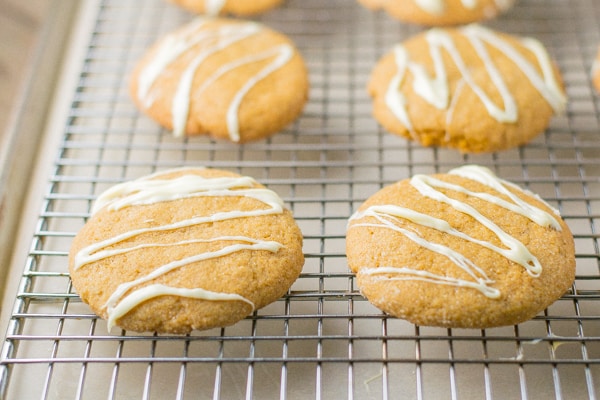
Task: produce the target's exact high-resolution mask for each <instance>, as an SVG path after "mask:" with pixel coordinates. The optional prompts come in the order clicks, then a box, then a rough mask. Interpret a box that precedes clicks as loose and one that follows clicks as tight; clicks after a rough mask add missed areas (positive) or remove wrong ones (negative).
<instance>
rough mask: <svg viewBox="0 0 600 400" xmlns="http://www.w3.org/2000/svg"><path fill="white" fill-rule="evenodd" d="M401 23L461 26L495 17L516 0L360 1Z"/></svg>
mask: <svg viewBox="0 0 600 400" xmlns="http://www.w3.org/2000/svg"><path fill="white" fill-rule="evenodd" d="M358 1H359V3H361V4H363V5H364V6H365V7H367V8H370V9H373V10H379V9H382V10H385V11H386V12H387V13H388V14H390V15H391V16H392V17H394V18H397V19H399V20H400V21H404V22H409V23H413V24H419V25H427V26H447V25H460V24H467V23H471V22H478V21H484V20H488V19H492V18H494V17H496V16H497V15H498V14H500V13H502V12H505V11H506V10H508V9H509V8H511V7H512V5H513V3H514V0H358Z"/></svg>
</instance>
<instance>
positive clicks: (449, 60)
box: [368, 25, 566, 153]
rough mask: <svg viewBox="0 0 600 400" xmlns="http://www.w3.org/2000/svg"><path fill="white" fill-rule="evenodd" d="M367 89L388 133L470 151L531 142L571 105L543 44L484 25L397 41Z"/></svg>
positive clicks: (475, 151)
mask: <svg viewBox="0 0 600 400" xmlns="http://www.w3.org/2000/svg"><path fill="white" fill-rule="evenodd" d="M368 90H369V92H370V94H371V96H372V97H373V115H374V117H375V118H376V119H377V120H378V121H379V123H380V124H381V125H382V126H383V127H384V128H385V129H386V130H387V131H389V132H392V133H394V134H397V135H399V136H402V137H405V138H407V139H412V140H415V141H417V142H420V143H421V144H423V145H425V146H440V147H450V148H455V149H458V150H460V151H461V152H469V153H478V152H491V151H497V150H506V149H510V148H513V147H517V146H520V145H523V144H526V143H528V142H529V141H531V140H532V139H533V138H535V137H536V136H538V135H539V134H540V133H542V132H543V131H544V130H545V129H546V128H547V127H548V125H549V123H550V120H551V118H552V117H553V116H554V115H555V114H559V113H561V112H562V111H563V110H564V108H565V104H566V94H565V91H564V88H563V85H562V79H561V76H560V73H559V71H558V69H557V68H556V66H555V65H554V63H553V61H552V59H551V57H550V55H549V54H548V52H547V51H546V49H545V47H544V46H543V45H542V43H540V42H539V41H537V40H535V39H533V38H525V37H517V36H513V35H508V34H503V33H499V32H495V31H493V30H490V29H488V28H485V27H482V26H479V25H469V26H465V27H461V28H456V29H455V28H448V29H442V28H433V29H430V30H428V31H425V32H423V33H421V34H418V35H416V36H414V37H412V38H410V39H408V40H406V41H405V42H403V43H401V44H398V45H397V46H395V47H394V48H393V49H392V51H390V52H389V53H388V54H386V55H385V56H383V57H382V58H381V60H380V61H379V62H378V64H377V65H376V66H375V68H374V69H373V72H372V75H371V78H370V81H369V85H368Z"/></svg>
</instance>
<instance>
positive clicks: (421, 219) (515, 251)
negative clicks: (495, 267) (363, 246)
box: [350, 165, 561, 298]
mask: <svg viewBox="0 0 600 400" xmlns="http://www.w3.org/2000/svg"><path fill="white" fill-rule="evenodd" d="M449 174H451V175H457V176H461V177H464V178H467V179H471V180H475V181H477V182H479V183H481V184H483V185H486V186H488V187H490V188H491V189H493V190H495V191H497V192H499V193H500V194H501V195H503V196H505V197H507V198H508V199H509V200H510V201H509V200H506V199H504V198H502V197H499V196H496V195H493V194H490V193H486V192H474V191H471V190H469V189H466V188H465V187H463V186H460V185H456V184H452V183H448V182H445V181H441V180H439V179H436V178H433V177H431V176H427V175H415V176H414V177H413V178H412V179H411V181H410V182H411V185H412V186H413V187H414V188H415V189H417V190H418V191H419V192H420V193H421V194H422V195H423V196H425V197H428V198H431V199H434V200H436V201H439V202H441V203H444V204H447V205H449V206H451V207H453V208H454V209H456V210H458V211H460V212H461V213H464V214H467V215H469V216H471V217H472V218H473V219H475V220H476V221H478V222H479V223H481V224H482V225H483V226H485V227H486V228H487V229H488V230H490V231H491V232H492V233H493V234H494V235H495V236H496V237H497V238H498V240H499V241H500V242H501V243H502V245H503V246H504V247H500V246H496V245H494V244H493V243H491V242H488V241H484V240H481V239H477V238H475V237H472V236H470V235H468V234H466V233H464V232H461V231H459V230H457V229H455V228H454V227H452V226H451V225H450V224H449V223H448V222H447V221H445V220H443V219H439V218H436V217H433V216H431V215H427V214H423V213H420V212H417V211H414V210H411V209H409V208H406V207H401V206H396V205H375V206H371V207H369V208H367V209H366V210H364V211H360V212H356V213H355V214H354V215H353V216H352V217H351V218H350V221H357V220H360V219H363V218H365V217H372V218H375V219H376V220H377V222H372V223H367V222H357V223H353V224H352V225H350V228H354V227H359V226H363V227H364V226H367V227H375V228H384V229H390V230H393V231H395V232H398V233H401V234H402V235H404V236H405V237H406V238H408V239H409V240H411V241H413V242H414V243H416V244H417V245H419V246H421V247H423V248H425V249H427V250H430V251H433V252H435V253H438V254H440V255H442V256H444V257H446V258H448V259H449V260H450V261H452V262H453V263H454V264H455V265H457V266H458V267H459V268H460V269H461V270H463V271H464V272H465V273H466V274H467V275H468V276H469V279H461V278H457V277H453V276H449V275H438V274H435V273H432V272H430V271H427V270H426V269H425V270H420V269H414V268H409V267H405V266H401V267H398V266H380V267H365V268H361V269H359V273H360V274H364V275H373V276H381V277H380V278H379V279H390V280H421V281H427V282H432V283H437V284H443V285H452V286H457V287H468V288H472V289H476V290H478V291H480V292H481V293H482V294H484V295H485V296H487V297H489V298H498V297H499V296H500V294H501V293H500V292H499V291H498V290H497V289H496V288H494V287H493V286H491V285H493V283H494V281H493V280H491V279H490V278H489V277H488V276H487V274H486V273H485V271H484V270H483V269H482V268H481V267H479V266H478V265H476V264H475V263H474V262H473V261H472V260H470V259H468V258H466V257H465V256H464V255H463V254H461V253H459V252H457V251H456V250H454V249H452V248H450V247H448V246H445V245H443V244H439V243H432V242H430V241H428V240H426V239H424V238H423V237H422V236H421V235H420V234H419V233H418V232H417V231H413V230H410V229H407V228H403V227H401V226H399V225H398V224H397V222H398V221H399V220H400V219H404V220H407V221H410V222H412V223H414V224H416V225H419V226H424V227H427V228H431V229H435V230H437V231H439V232H443V233H445V234H448V235H451V236H454V237H457V238H459V239H462V240H465V241H468V242H471V243H474V244H476V245H479V246H482V247H484V248H486V249H488V250H491V251H494V252H496V253H498V254H500V255H501V256H503V257H505V258H506V259H508V260H510V261H512V262H514V263H516V264H519V265H521V266H522V267H523V268H524V269H525V270H526V271H527V273H528V274H529V275H530V276H532V277H539V276H540V274H541V272H542V265H541V264H540V262H539V260H538V259H537V257H535V256H534V255H533V254H532V253H531V252H530V251H529V249H528V248H527V247H526V246H525V245H524V244H523V243H521V242H520V241H519V240H517V239H516V238H515V237H513V236H511V235H509V234H508V233H506V232H505V231H504V230H502V228H500V227H499V226H498V225H497V224H496V223H494V222H493V221H492V220H490V219H489V218H487V217H485V216H484V215H482V214H481V213H480V212H479V211H477V210H476V209H475V208H474V207H473V206H471V205H468V204H466V203H465V202H462V201H459V200H456V199H453V198H451V197H450V196H449V195H448V194H445V193H442V192H441V191H439V190H437V188H441V189H445V190H446V191H447V192H457V193H461V194H464V195H467V196H469V197H475V198H478V199H481V200H484V201H486V202H489V203H492V204H495V205H496V206H499V207H502V208H504V209H506V210H508V211H511V212H513V213H516V214H519V215H521V216H523V217H525V218H528V219H529V220H531V221H532V222H534V223H536V224H538V225H540V226H544V227H549V228H552V229H555V230H558V231H560V230H561V226H560V224H559V223H558V221H557V220H556V218H554V217H553V216H552V215H550V214H549V213H547V212H546V211H544V210H542V209H540V208H538V207H535V206H532V205H530V204H528V203H526V202H525V201H523V200H522V199H521V198H519V197H518V196H516V195H515V194H514V193H512V192H511V191H510V190H508V189H507V187H511V188H515V189H518V188H517V187H516V186H515V185H513V184H511V183H509V182H507V181H504V180H502V179H499V178H498V177H496V176H495V175H494V174H493V173H492V172H491V171H490V170H488V169H487V168H484V167H479V166H474V165H467V166H463V167H460V168H456V169H453V170H451V171H450V172H449ZM553 212H554V213H556V214H558V212H557V211H556V210H553Z"/></svg>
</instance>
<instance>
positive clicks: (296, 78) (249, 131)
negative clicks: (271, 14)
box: [130, 17, 309, 143]
mask: <svg viewBox="0 0 600 400" xmlns="http://www.w3.org/2000/svg"><path fill="white" fill-rule="evenodd" d="M308 87H309V83H308V73H307V70H306V66H305V63H304V60H303V58H302V57H301V55H300V54H299V53H298V51H297V49H296V48H295V46H294V44H293V43H292V42H291V40H290V39H289V38H288V37H286V36H285V35H283V34H280V33H277V32H275V31H273V30H271V29H269V28H267V27H266V26H264V25H262V24H259V23H255V22H247V21H237V20H229V19H220V18H217V19H212V18H202V17H199V18H197V19H195V20H194V21H192V22H190V23H189V24H187V25H185V26H184V27H182V28H180V29H178V30H177V31H175V32H173V33H171V34H169V35H167V36H166V37H165V38H163V39H162V40H159V41H158V43H157V44H155V45H154V46H153V47H152V48H151V49H150V50H149V51H148V52H147V54H146V55H145V56H144V57H143V58H142V59H141V60H140V62H139V63H138V64H137V66H136V67H135V69H134V70H133V73H132V76H131V80H130V94H131V97H132V98H133V100H134V102H135V104H136V105H137V106H138V108H140V109H141V110H142V111H143V112H144V113H146V114H147V115H148V116H149V117H150V118H152V119H154V120H155V121H157V122H158V123H159V124H160V125H162V126H164V127H166V128H167V129H170V130H172V131H173V133H174V135H175V136H184V135H200V134H209V135H211V136H212V137H214V138H218V139H226V140H230V141H232V142H239V143H243V142H247V141H251V140H258V139H262V138H265V137H267V136H270V135H273V134H275V133H277V132H278V131H280V130H281V129H282V128H284V127H285V126H286V125H288V124H289V123H291V122H292V121H293V120H295V119H296V118H297V117H298V116H299V115H300V114H301V112H302V109H303V107H304V104H305V103H306V100H307V97H308Z"/></svg>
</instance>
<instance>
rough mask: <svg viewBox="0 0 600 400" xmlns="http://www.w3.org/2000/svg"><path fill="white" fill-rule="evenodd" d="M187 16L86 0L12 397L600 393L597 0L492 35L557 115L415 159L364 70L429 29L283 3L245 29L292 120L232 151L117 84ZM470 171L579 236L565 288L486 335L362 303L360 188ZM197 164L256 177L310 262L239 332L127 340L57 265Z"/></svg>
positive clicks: (357, 11)
mask: <svg viewBox="0 0 600 400" xmlns="http://www.w3.org/2000/svg"><path fill="white" fill-rule="evenodd" d="M191 18H192V16H191V15H190V14H188V13H186V12H185V11H182V10H180V9H178V8H177V7H175V6H174V5H172V4H169V3H168V2H165V1H162V0H144V1H142V0H138V1H135V2H131V1H129V2H123V1H119V0H103V1H102V2H100V3H99V8H98V13H97V17H96V19H95V26H94V29H93V32H92V34H91V37H90V38H89V45H88V47H87V50H86V54H85V57H84V59H83V60H81V70H80V76H79V80H78V85H77V88H76V90H75V92H74V93H73V95H72V99H73V100H72V103H71V104H72V105H71V107H70V110H69V115H68V118H67V123H66V125H65V126H64V132H63V133H62V138H63V139H62V141H61V142H60V146H59V148H58V149H48V151H52V152H56V154H57V156H56V159H55V165H54V170H53V172H52V174H51V176H50V178H49V180H48V182H47V184H48V189H47V192H46V193H45V195H44V203H43V207H42V210H41V211H40V214H39V219H38V222H37V225H36V230H35V234H34V236H33V238H32V242H31V246H30V248H29V249H26V250H25V251H26V252H27V254H28V258H27V261H26V265H24V266H23V274H22V279H21V282H20V287H19V291H18V293H17V295H16V298H15V304H14V308H13V312H12V315H11V318H10V322H9V326H8V331H7V335H6V338H5V342H4V346H3V350H2V358H1V359H0V368H1V372H2V375H1V379H2V383H1V385H0V390H1V392H0V396H1V397H3V398H7V399H25V398H26V399H34V398H43V399H58V398H60V399H71V398H73V399H96V398H104V399H105V398H110V399H121V398H128V399H129V398H131V399H133V398H139V399H167V398H174V399H184V398H185V399H187V398H193V399H198V398H214V399H217V398H220V399H231V398H247V399H249V398H256V399H269V398H282V399H283V398H285V399H308V398H315V399H321V398H331V399H338V398H357V399H367V398H371V399H380V398H381V399H388V398H402V399H405V398H406V399H412V398H415V399H445V398H451V399H482V398H486V399H508V398H522V399H548V398H557V399H561V398H568V399H581V398H597V396H599V395H600V390H599V388H600V268H599V267H600V266H599V262H600V245H599V243H598V239H599V233H598V232H599V230H600V225H599V224H600V156H599V154H600V97H599V96H598V94H597V93H595V92H594V90H593V88H592V86H591V82H590V70H591V68H592V63H593V59H594V56H595V53H596V49H597V46H598V45H600V4H599V3H598V2H597V1H595V0H521V1H519V2H518V3H517V4H516V5H515V7H514V8H513V9H512V10H511V11H509V12H508V13H507V14H505V15H503V16H501V17H500V18H498V19H496V20H494V21H490V22H488V23H487V25H488V26H490V27H492V28H496V29H499V30H503V31H506V32H510V33H515V34H523V35H530V36H535V37H537V38H538V39H540V40H541V41H542V42H543V43H544V44H545V45H546V46H547V48H548V49H549V52H550V53H551V54H552V55H553V56H554V58H555V59H556V62H557V64H558V66H559V68H560V69H561V71H562V72H563V77H564V81H565V85H566V88H567V93H568V96H569V105H568V109H567V112H566V113H565V114H564V115H561V116H557V117H555V118H554V119H553V121H552V123H551V126H550V127H549V129H548V130H547V131H546V132H544V133H543V134H542V135H540V136H539V137H538V138H537V139H535V140H534V141H533V142H532V143H530V144H528V145H526V146H523V147H521V148H518V149H514V150H509V151H505V152H501V153H493V154H483V155H462V154H459V153H457V152H456V151H453V150H444V149H435V148H423V147H421V146H419V145H417V144H414V143H410V142H407V141H405V140H404V139H401V138H398V137H396V136H393V135H391V134H389V133H387V132H385V131H383V130H382V129H381V128H380V127H379V126H378V125H377V123H376V122H375V121H374V120H373V118H372V117H371V102H370V99H369V97H368V94H367V93H366V89H365V87H366V82H367V80H368V77H369V74H370V71H371V68H372V67H373V65H374V64H375V62H376V61H377V59H378V58H379V57H380V56H381V55H383V54H384V53H385V52H387V51H388V50H389V49H390V48H391V47H392V46H393V45H394V44H395V43H397V42H399V41H401V40H402V39H404V38H406V37H408V36H410V35H412V34H414V33H417V32H419V31H420V30H422V29H423V28H421V27H416V26H410V25H407V24H403V23H400V22H398V21H395V20H393V19H391V18H390V17H388V16H387V15H385V14H384V13H382V12H373V11H371V10H367V9H365V8H363V7H361V6H360V5H359V4H358V3H356V2H355V1H354V0H327V1H322V0H288V1H286V3H285V4H284V5H283V6H282V7H280V8H278V9H276V10H273V11H271V12H269V13H268V14H265V15H263V16H260V17H256V18H255V19H256V20H258V21H260V22H263V23H265V24H267V25H269V26H271V27H272V28H274V29H277V30H279V31H281V32H284V33H286V34H287V35H289V36H290V37H291V38H292V39H293V40H294V41H295V43H296V45H297V46H298V48H299V49H300V51H301V52H302V54H303V55H304V57H305V59H306V61H307V65H308V68H309V71H310V72H309V73H310V81H311V91H310V100H309V103H308V104H307V106H306V109H305V112H304V114H303V115H302V116H301V118H299V119H298V120H297V121H296V122H295V123H294V124H292V125H291V126H289V127H288V128H286V129H284V130H283V131H282V132H281V133H279V134H277V135H275V136H273V137H271V138H269V139H266V140H263V141H259V142H256V143H250V144H245V145H234V144H228V143H223V142H215V141H213V140H211V139H209V138H206V137H195V138H187V139H180V138H174V137H172V136H171V135H170V133H169V132H166V131H165V130H163V129H161V128H160V127H158V126H157V125H156V124H154V123H153V122H152V121H150V120H149V119H147V118H146V117H144V116H142V115H141V114H140V113H139V112H138V111H137V110H136V109H135V107H134V106H133V104H132V103H131V101H130V99H129V96H128V94H127V80H128V73H129V71H131V69H132V67H133V65H134V64H135V62H136V61H137V59H138V58H139V57H140V56H141V55H142V54H143V52H144V51H145V50H146V49H147V48H148V46H150V45H151V44H152V43H153V42H154V41H155V40H156V39H157V38H158V37H160V36H161V35H163V34H165V33H166V32H168V31H170V30H172V29H174V28H176V27H177V26H179V25H181V24H183V23H185V22H187V21H189V20H190V19H191ZM466 163H476V164H481V165H485V166H487V167H489V168H491V169H492V170H494V171H495V172H496V173H497V174H498V175H499V176H501V177H503V178H505V179H508V180H511V181H513V182H515V183H517V184H519V185H521V186H523V187H525V188H528V189H530V190H532V191H534V192H536V193H538V194H540V195H541V196H542V197H543V198H544V199H545V200H547V201H548V202H549V203H551V204H552V205H554V206H555V207H556V208H558V209H559V210H560V211H561V213H562V215H563V217H564V219H565V220H566V221H567V223H568V224H569V226H570V227H571V229H572V231H573V233H574V236H575V241H576V253H577V276H576V281H575V284H574V285H573V287H572V289H571V290H570V291H569V292H568V293H567V294H565V295H564V296H563V297H562V298H561V299H560V300H558V301H557V302H556V303H555V304H553V305H552V306H550V307H549V308H548V309H547V310H545V311H544V312H543V313H541V314H540V315H538V316H537V317H535V318H534V319H532V320H531V321H528V322H525V323H522V324H520V325H517V326H509V327H502V328H494V329H485V330H470V329H442V328H430V327H420V326H414V325H412V324H409V323H408V322H405V321H402V320H398V319H395V318H391V317H388V316H386V315H384V314H382V313H381V312H380V311H378V310H377V309H375V308H374V307H373V306H371V305H370V304H369V303H368V302H367V301H365V300H364V298H362V296H361V295H360V293H359V292H358V290H357V288H356V286H355V282H354V278H353V276H352V274H350V273H349V271H348V268H347V264H346V260H345V254H344V253H345V242H344V238H345V229H346V221H347V219H348V217H349V216H350V215H351V213H352V212H353V211H354V210H355V209H356V208H357V207H358V205H359V204H360V203H361V202H362V201H364V200H365V199H366V198H367V197H368V196H369V195H370V194H372V193H374V192H375V191H376V190H378V189H380V188H381V187H382V186H384V185H387V184H389V183H392V182H395V181H397V180H400V179H404V178H407V177H409V176H411V175H413V174H415V173H433V172H444V171H447V170H448V169H451V168H453V167H456V166H459V165H463V164H466ZM191 165H203V166H207V167H215V168H222V169H228V170H231V171H234V172H238V173H240V174H244V175H250V176H253V177H254V178H256V179H257V180H258V181H260V182H262V183H263V184H265V185H266V186H268V187H269V188H271V189H272V190H274V191H276V192H277V193H279V194H280V195H281V196H282V197H283V198H284V200H285V202H286V204H287V205H288V207H289V208H290V209H291V210H292V211H293V212H294V215H295V217H296V219H297V221H298V223H299V225H300V227H301V229H302V231H303V234H304V237H305V242H304V252H305V257H306V264H305V267H304V270H303V273H302V275H301V277H300V278H299V279H298V281H297V282H296V283H295V284H294V285H293V287H292V288H291V290H290V291H289V293H288V294H287V295H286V296H284V297H283V298H282V299H280V300H279V301H277V302H275V303H273V304H271V305H269V306H267V307H266V308H264V309H261V310H258V311H256V312H255V313H254V314H253V315H251V316H250V317H248V318H246V319H244V320H243V321H240V322H239V323H237V324H236V325H234V326H231V327H227V328H223V329H213V330H209V331H203V332H193V333H192V334H190V335H187V336H170V335H158V334H137V333H132V332H125V331H119V330H118V329H113V331H111V332H108V331H107V330H106V323H105V322H104V321H102V320H100V319H97V317H96V316H94V315H93V314H92V313H91V311H90V310H89V309H88V308H87V306H86V305H85V304H83V303H82V302H81V301H80V299H79V297H78V296H77V295H76V293H75V292H74V290H73V288H72V286H71V283H70V280H69V274H68V270H67V254H68V251H69V247H70V242H71V240H72V238H73V236H74V235H75V233H76V232H77V231H78V230H79V228H81V226H82V225H83V224H84V222H85V220H86V218H87V217H88V216H89V210H90V206H91V204H92V202H93V201H94V199H95V197H96V196H97V195H98V194H99V193H100V192H101V191H103V190H104V189H106V188H107V187H108V186H110V185H112V184H115V183H118V182H122V181H124V180H127V179H133V178H137V177H139V176H142V175H145V174H148V173H151V172H154V171H156V170H160V169H165V168H172V167H179V166H191Z"/></svg>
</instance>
